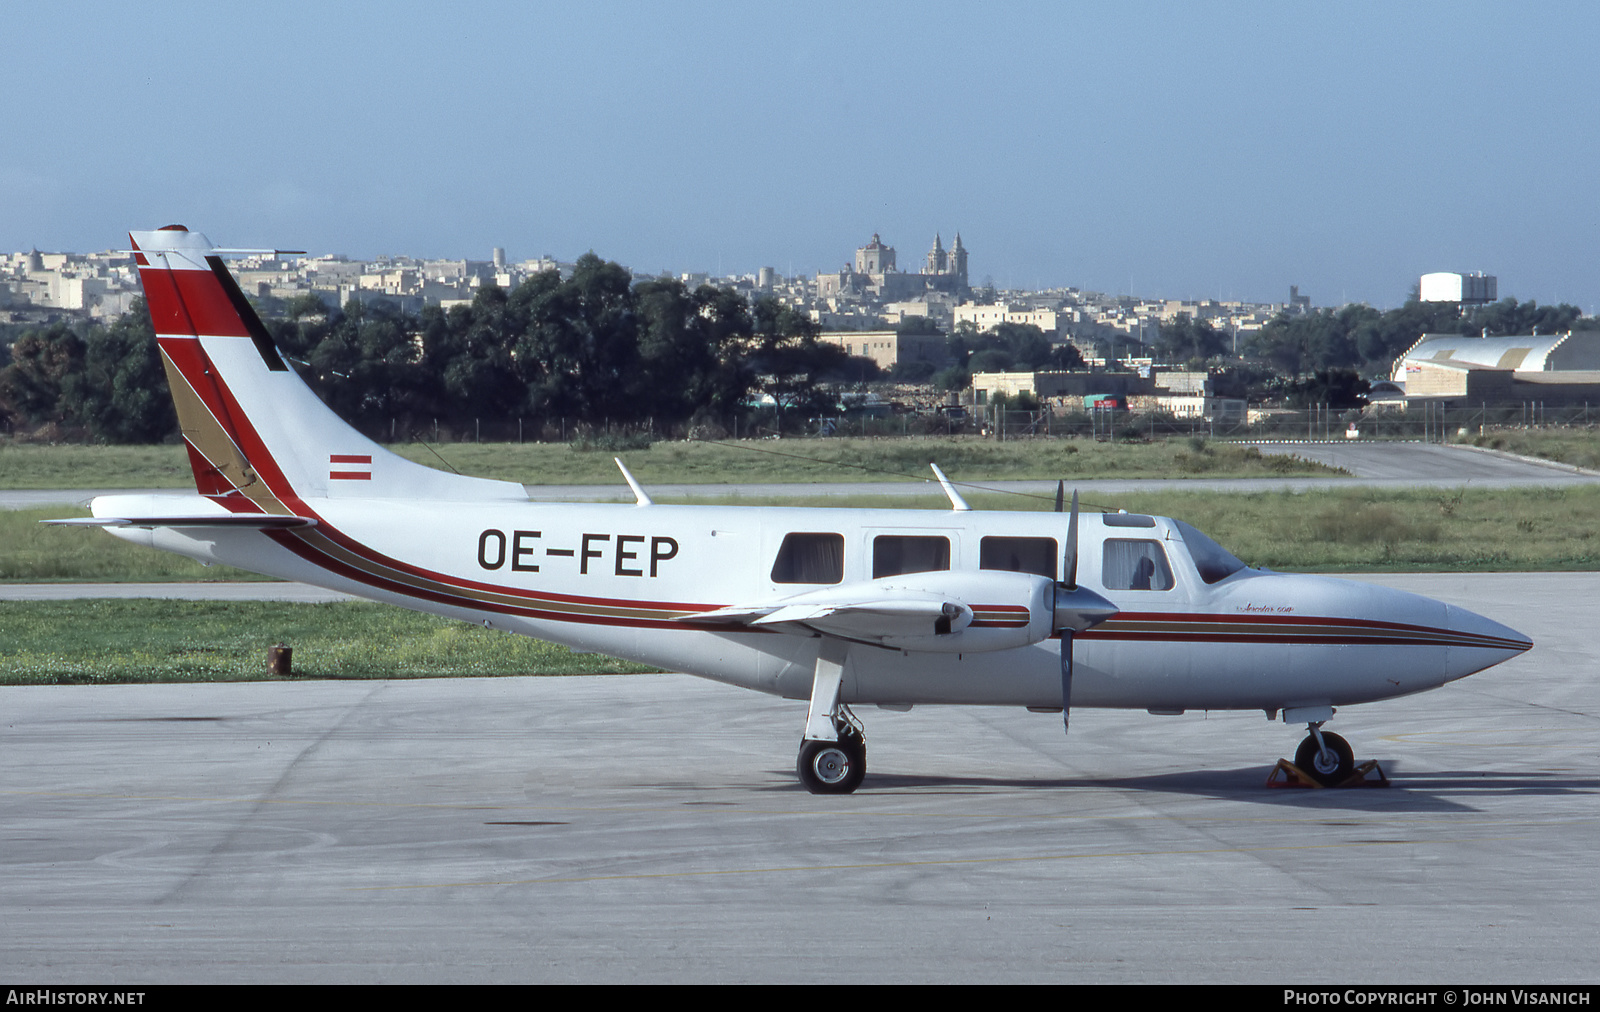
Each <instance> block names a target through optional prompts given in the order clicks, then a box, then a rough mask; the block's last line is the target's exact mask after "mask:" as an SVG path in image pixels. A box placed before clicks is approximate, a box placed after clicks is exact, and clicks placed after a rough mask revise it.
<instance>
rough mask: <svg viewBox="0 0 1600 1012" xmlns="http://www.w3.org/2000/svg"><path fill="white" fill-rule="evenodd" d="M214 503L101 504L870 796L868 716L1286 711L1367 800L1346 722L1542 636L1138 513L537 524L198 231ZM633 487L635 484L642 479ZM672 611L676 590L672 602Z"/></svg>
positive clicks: (186, 357)
mask: <svg viewBox="0 0 1600 1012" xmlns="http://www.w3.org/2000/svg"><path fill="white" fill-rule="evenodd" d="M131 238H132V241H133V248H134V251H135V254H134V255H135V259H136V261H137V263H138V267H139V277H140V280H141V282H142V283H143V285H144V291H145V296H146V300H147V303H148V305H149V309H150V318H151V321H152V322H153V323H154V325H155V332H156V339H157V342H158V344H159V345H160V350H161V359H162V362H163V364H164V366H165V368H166V373H167V379H168V381H169V383H170V385H171V389H172V397H173V400H174V402H175V404H176V406H177V412H178V420H179V426H180V428H181V429H182V433H183V440H184V444H185V446H186V447H187V448H188V454H189V463H190V465H191V467H192V469H193V471H194V480H195V488H196V491H195V494H193V495H182V496H173V495H113V496H101V497H99V498H97V499H95V500H94V502H93V505H92V511H93V514H94V516H93V518H92V519H85V520H69V521H57V522H60V523H69V524H80V525H92V526H100V527H104V528H105V529H107V530H108V531H109V532H110V533H112V534H114V535H116V536H117V537H120V538H124V539H127V540H129V541H134V542H138V543H140V544H144V545H148V546H151V547H154V548H160V549H164V550H166V551H171V552H177V553H179V554H182V555H187V556H189V557H191V558H195V559H200V560H202V561H206V562H221V563H226V564H228V565H231V566H237V567H239V568H241V569H248V570H253V571H255V572H258V573H263V574H266V575H268V576H274V577H279V578H282V579H286V580H299V581H302V582H305V583H310V584H315V585H317V586H321V587H327V588H331V589H334V590H340V591H345V592H347V593H351V594H356V595H360V596H362V597H367V598H371V599H372V600H375V601H385V602H388V603H391V604H396V605H400V606H401V607H405V608H413V609H416V610H418V611H426V612H432V613H435V614H438V615H445V616H449V617H452V618H458V619H463V620H467V621H472V622H478V623H485V624H491V625H493V626H494V627H495V628H498V629H505V630H509V631H511V632H515V633H520V634H523V635H527V636H537V637H539V638H541V639H546V640H551V641H554V642H557V643H563V644H566V645H568V646H571V647H574V648H576V649H580V650H588V651H595V652H600V653H608V654H612V655H615V656H617V657H623V658H628V659H630V660H635V661H640V662H643V663H646V664H651V665H655V666H657V667H661V668H667V669H671V670H680V671H687V672H690V673H692V674H696V675H700V676H702V677H705V678H712V679H717V680H719V681H723V682H728V683H730V684H734V685H740V686H744V687H746V688H751V689H756V690H758V691H761V692H767V693H772V694H775V695H778V696H782V697H784V698H788V699H796V700H806V701H808V704H809V708H808V711H807V715H806V719H805V723H804V725H803V728H804V730H803V732H802V736H801V747H800V752H799V757H798V760H797V762H796V767H797V770H798V773H799V777H800V780H801V781H802V782H803V783H804V784H805V786H806V787H807V788H808V789H809V790H811V791H813V792H817V793H844V792H849V791H853V790H855V789H856V787H857V786H858V785H859V784H860V783H861V780H862V776H863V774H864V772H865V770H866V743H865V736H864V732H863V729H862V726H861V723H860V721H858V720H857V719H856V717H855V715H854V714H853V713H852V711H851V707H852V706H858V705H864V704H877V705H881V706H886V707H891V708H905V707H908V706H912V705H918V704H934V703H965V704H988V705H997V706H1020V707H1027V708H1029V709H1033V710H1047V711H1052V712H1059V713H1061V714H1062V720H1063V723H1065V722H1066V718H1067V715H1068V714H1069V713H1070V711H1071V709H1072V708H1073V707H1129V708H1142V709H1147V710H1150V711H1152V712H1156V713H1174V712H1182V711H1184V710H1187V709H1207V710H1220V709H1260V710H1263V711H1265V712H1266V713H1267V715H1268V716H1269V717H1272V716H1274V715H1277V714H1281V715H1282V717H1283V720H1284V721H1285V722H1286V723H1302V722H1303V723H1305V724H1306V725H1307V727H1308V729H1309V732H1310V733H1309V734H1308V736H1307V737H1306V739H1305V741H1304V742H1303V743H1302V744H1301V746H1300V751H1299V752H1298V753H1297V754H1296V765H1297V766H1299V767H1300V768H1301V769H1303V770H1304V771H1305V772H1307V773H1308V774H1310V775H1311V776H1313V777H1315V778H1317V779H1319V780H1322V781H1323V782H1325V783H1335V782H1339V781H1341V780H1343V779H1345V778H1346V777H1348V776H1349V775H1350V772H1351V769H1352V767H1353V759H1352V754H1351V751H1350V747H1349V745H1347V744H1346V743H1345V742H1344V741H1343V739H1341V738H1339V737H1338V736H1337V735H1334V734H1331V733H1323V732H1322V730H1321V727H1322V724H1323V722H1324V721H1326V720H1328V719H1329V718H1330V717H1332V716H1333V713H1334V709H1335V707H1339V706H1345V705H1349V704H1352V703H1363V702H1370V701H1373V700H1379V699H1386V698H1389V697H1393V696H1401V695H1407V694H1409V693H1414V692H1421V691H1423V690H1426V689H1431V688H1434V687H1436V686H1439V685H1442V684H1444V683H1445V682H1448V681H1451V680H1452V679H1456V678H1462V677H1465V676H1467V675H1470V674H1472V673H1473V672H1476V671H1481V670H1483V669H1484V668H1487V667H1489V666H1491V665H1494V664H1498V663H1500V662H1501V661H1504V660H1506V659H1508V658H1511V657H1515V656H1516V655H1518V654H1520V653H1521V652H1522V651H1524V650H1527V649H1528V648H1529V647H1530V646H1532V643H1531V642H1530V641H1529V640H1528V638H1527V637H1526V636H1523V635H1522V634H1520V633H1518V632H1516V631H1514V630H1512V629H1508V628H1506V627H1505V626H1503V625H1500V624H1498V623H1496V622H1493V621H1491V620H1489V619H1487V618H1484V617H1482V616H1480V615H1475V614H1472V613H1471V612H1468V611H1465V610H1463V609H1461V608H1457V607H1455V606H1453V605H1448V604H1443V603H1441V602H1438V601H1432V600H1428V599H1427V598H1423V597H1418V596H1416V595H1413V594H1405V593H1401V592H1399V591H1395V590H1388V589H1385V588H1381V587H1375V586H1370V585H1366V584H1358V583H1351V582H1346V581H1340V580H1333V579H1328V578H1325V577H1318V576H1303V575H1291V574H1282V573H1267V572H1261V571H1258V570H1254V569H1250V568H1248V567H1247V566H1245V564H1244V563H1242V562H1240V561H1239V560H1238V559H1237V558H1235V557H1234V556H1233V555H1231V554H1229V553H1228V552H1227V551H1226V550H1224V549H1223V548H1222V547H1221V546H1219V545H1218V544H1217V543H1216V542H1214V541H1212V540H1211V539H1210V538H1208V537H1206V536H1205V535H1204V534H1202V533H1200V532H1199V531H1198V530H1196V529H1195V528H1193V527H1191V526H1189V525H1188V524H1186V523H1184V522H1183V521H1181V520H1174V519H1170V518H1167V517H1156V516H1143V515H1134V514H1127V513H1111V514H1103V515H1096V514H1090V515H1084V516H1082V517H1080V516H1079V514H1078V508H1077V497H1076V496H1075V495H1074V496H1073V500H1072V508H1071V510H1070V511H1059V510H1058V512H1055V513H1027V512H984V511H977V510H971V509H969V508H968V507H967V504H966V503H965V502H964V501H963V500H962V499H961V497H960V495H959V494H958V493H957V492H956V491H955V489H954V488H953V487H952V486H951V485H950V484H949V482H948V481H947V480H946V479H945V478H944V476H943V474H942V473H939V472H938V469H937V468H935V473H936V474H937V475H938V477H939V479H940V481H941V483H942V484H943V485H944V487H945V490H946V492H947V493H948V495H949V498H950V504H951V508H950V509H949V510H948V511H941V510H921V511H904V510H880V509H792V508H781V507H739V506H666V505H657V504H656V503H654V502H652V501H651V500H650V497H649V495H648V494H646V492H645V491H644V489H643V488H641V487H640V486H639V483H638V482H637V481H635V480H634V479H633V476H632V475H630V474H628V473H627V470H626V468H623V472H622V473H623V477H624V479H625V480H626V481H627V483H628V485H629V487H630V488H631V489H632V490H633V493H634V498H635V501H634V502H633V503H630V504H570V503H538V502H533V501H530V499H529V496H528V494H527V491H526V490H525V489H524V488H523V486H521V485H519V484H516V483H514V482H506V481H491V480H487V479H482V478H471V477H465V476H462V475H457V474H445V473H443V472H440V471H435V470H433V469H431V468H428V467H424V466H422V465H420V464H415V463H412V462H411V461H408V460H405V459H403V458H401V457H399V456H396V455H395V454H393V453H390V452H389V451H388V450H386V449H384V448H383V447H382V446H379V445H378V444H376V443H374V442H372V441H370V440H368V439H366V438H365V437H363V436H362V435H361V434H360V433H358V432H356V431H355V430H354V429H352V428H351V427H350V426H348V425H346V424H345V423H344V422H342V421H341V420H340V419H339V418H338V417H337V416H336V415H334V414H333V413H332V412H331V411H329V410H328V408H327V407H326V406H324V405H323V403H322V402H321V401H320V400H318V399H317V397H316V395H315V394H314V393H312V392H311V390H310V389H309V388H308V387H307V386H306V385H305V383H304V382H303V381H302V380H301V379H300V377H299V376H298V375H297V374H296V373H295V372H294V370H293V369H290V368H289V367H288V365H287V364H286V363H285V361H284V359H283V357H282V356H281V355H280V354H279V352H278V350H277V348H276V347H275V346H274V345H273V342H272V339H271V337H270V336H269V335H268V333H267V331H266V329H265V328H264V327H263V326H262V324H261V321H260V320H258V319H257V318H256V315H255V313H254V311H253V310H252V309H251V308H250V305H249V303H248V302H247V301H246V300H245V298H244V296H243V295H242V294H241V293H240V291H239V288H238V286H237V285H236V284H235V282H234V280H233V277H232V276H231V275H230V274H229V273H228V270H227V268H226V267H225V266H224V265H223V261H222V256H223V255H225V254H227V253H236V252H261V251H239V250H223V249H219V248H216V247H214V246H212V244H211V243H210V242H209V241H208V240H207V239H206V238H205V237H204V236H202V235H199V234H197V233H194V232H190V231H188V230H187V229H185V228H183V227H182V226H178V225H171V226H168V227H166V228H163V229H158V230H156V231H151V232H135V233H133V234H132V236H131ZM618 463H619V465H620V463H621V462H620V461H619V462H618ZM646 588H647V589H646Z"/></svg>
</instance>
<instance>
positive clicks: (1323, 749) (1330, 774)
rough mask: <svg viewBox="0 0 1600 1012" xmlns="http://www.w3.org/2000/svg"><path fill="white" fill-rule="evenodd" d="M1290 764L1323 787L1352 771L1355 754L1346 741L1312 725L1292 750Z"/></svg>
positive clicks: (1342, 781)
mask: <svg viewBox="0 0 1600 1012" xmlns="http://www.w3.org/2000/svg"><path fill="white" fill-rule="evenodd" d="M1294 764H1295V765H1296V766H1297V767H1299V768H1300V771H1301V772H1302V773H1305V774H1307V775H1308V776H1310V777H1311V778H1312V779H1314V780H1315V781H1316V782H1317V783H1319V784H1321V785H1322V786H1324V787H1332V786H1333V785H1334V784H1341V783H1344V782H1345V781H1346V780H1348V779H1350V774H1351V773H1353V772H1355V768H1356V759H1355V753H1354V752H1352V751H1351V749H1350V743H1349V742H1347V741H1345V740H1344V739H1343V738H1341V737H1339V736H1338V735H1336V734H1334V733H1333V732H1332V731H1323V730H1322V725H1321V724H1312V725H1311V733H1310V734H1308V735H1306V739H1305V741H1302V742H1301V743H1300V747H1299V748H1298V749H1297V750H1296V751H1295V754H1294Z"/></svg>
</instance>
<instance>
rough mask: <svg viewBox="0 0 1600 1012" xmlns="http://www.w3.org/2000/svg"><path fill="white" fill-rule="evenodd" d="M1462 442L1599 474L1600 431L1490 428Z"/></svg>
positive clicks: (1586, 429) (1595, 428)
mask: <svg viewBox="0 0 1600 1012" xmlns="http://www.w3.org/2000/svg"><path fill="white" fill-rule="evenodd" d="M1463 442H1468V443H1471V444H1472V445H1473V446H1483V447H1488V448H1489V449H1491V450H1504V451H1506V452H1507V453H1516V454H1521V455H1522V456H1524V457H1540V458H1543V459H1544V460H1554V461H1558V462H1560V463H1562V464H1571V465H1572V466H1573V467H1583V468H1588V469H1589V470H1591V471H1600V428H1597V427H1596V426H1593V425H1589V426H1585V427H1582V428H1571V429H1490V430H1489V431H1488V432H1485V433H1483V434H1482V435H1475V436H1472V437H1471V438H1470V439H1465V440H1463Z"/></svg>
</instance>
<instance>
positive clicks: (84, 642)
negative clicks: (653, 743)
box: [0, 600, 652, 685]
mask: <svg viewBox="0 0 1600 1012" xmlns="http://www.w3.org/2000/svg"><path fill="white" fill-rule="evenodd" d="M276 643H286V644H288V645H289V646H291V647H292V648H293V650H294V673H295V675H296V676H301V677H308V678H429V677H445V676H458V675H570V674H583V675H592V674H611V673H626V672H639V671H649V670H652V669H650V668H645V667H641V666H639V665H636V664H628V663H626V662H624V661H616V660H612V659H611V658H609V657H602V656H600V655H598V654H576V653H573V652H572V651H570V650H568V649H566V648H565V647H558V646H554V645H552V644H549V643H544V642H541V641H539V640H533V639H528V638H527V637H526V636H514V635H511V634H510V633H501V632H491V631H489V630H487V629H484V628H482V627H480V626H476V625H471V624H469V623H466V622H455V621H451V620H449V619H442V618H435V617H434V616H431V615H419V614H417V613H416V612H410V611H405V610H403V609H400V608H391V607H388V606H385V605H380V604H369V603H367V602H338V603H330V604H284V603H277V602H264V601H248V602H229V603H216V602H209V601H206V602H200V601H149V600H132V601H118V600H84V601H12V602H7V603H6V604H4V605H0V684H3V685H64V684H91V683H93V684H101V683H111V682H215V681H252V680H264V679H269V678H271V677H273V676H271V675H269V674H268V673H267V650H268V648H270V647H271V646H272V645H273V644H276Z"/></svg>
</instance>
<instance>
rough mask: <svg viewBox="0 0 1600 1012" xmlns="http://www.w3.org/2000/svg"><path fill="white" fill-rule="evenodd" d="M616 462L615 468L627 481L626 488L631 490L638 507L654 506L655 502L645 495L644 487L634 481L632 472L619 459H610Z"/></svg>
mask: <svg viewBox="0 0 1600 1012" xmlns="http://www.w3.org/2000/svg"><path fill="white" fill-rule="evenodd" d="M611 459H612V460H614V461H616V462H617V468H618V469H619V470H621V471H622V476H623V477H624V478H626V479H627V480H628V487H629V488H631V489H633V497H634V499H636V500H637V501H638V505H640V506H654V505H655V502H654V501H653V500H652V499H651V498H650V497H649V496H648V495H646V494H645V491H644V487H643V486H641V485H640V484H639V483H638V482H637V481H635V480H634V477H633V472H631V471H629V470H628V465H626V464H624V463H623V462H622V458H621V457H612V458H611Z"/></svg>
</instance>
